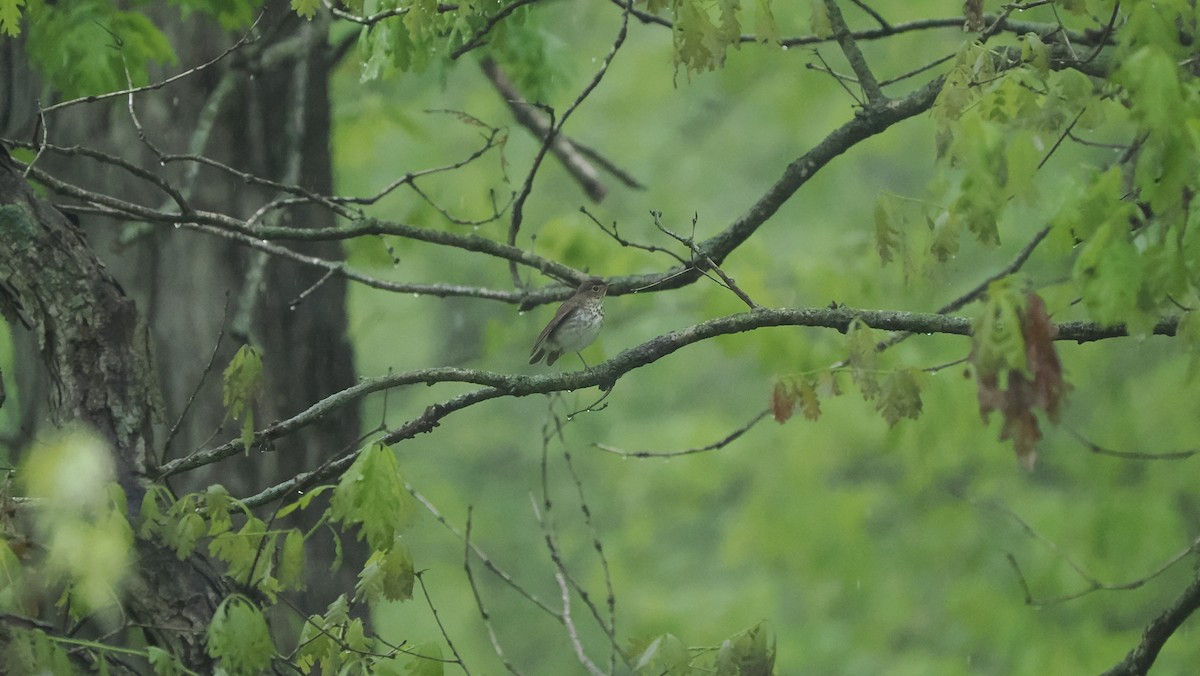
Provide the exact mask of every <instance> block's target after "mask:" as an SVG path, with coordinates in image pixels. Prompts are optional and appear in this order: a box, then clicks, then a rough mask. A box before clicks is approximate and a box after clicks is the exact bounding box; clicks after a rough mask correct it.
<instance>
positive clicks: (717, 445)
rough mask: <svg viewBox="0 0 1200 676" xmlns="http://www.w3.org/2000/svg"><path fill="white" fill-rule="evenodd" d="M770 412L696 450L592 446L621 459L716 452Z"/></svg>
mask: <svg viewBox="0 0 1200 676" xmlns="http://www.w3.org/2000/svg"><path fill="white" fill-rule="evenodd" d="M770 412H771V409H764V410H763V411H761V412H760V413H759V414H758V415H756V416H754V417H753V418H751V419H750V420H749V422H747V423H746V424H744V425H742V426H741V427H739V428H737V429H736V430H734V431H733V432H730V433H729V434H728V435H726V436H725V437H724V438H723V439H720V440H718V441H714V442H713V443H711V444H708V445H707V446H700V447H697V448H688V449H684V450H682V451H625V450H622V449H620V448H617V447H616V446H610V445H608V444H600V443H596V444H592V445H593V446H595V447H596V448H599V449H600V450H602V451H607V452H609V453H612V454H614V455H619V456H621V457H622V458H674V457H676V456H680V455H694V454H696V453H707V452H709V451H716V450H719V449H722V448H725V447H726V446H728V445H729V444H732V443H733V442H735V441H737V440H738V439H740V438H741V436H742V435H743V434H745V433H746V432H749V431H750V428H752V427H754V426H755V425H757V424H758V422H759V421H760V420H762V419H763V418H765V417H767V415H768V414H769V413H770Z"/></svg>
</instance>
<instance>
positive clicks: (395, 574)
mask: <svg viewBox="0 0 1200 676" xmlns="http://www.w3.org/2000/svg"><path fill="white" fill-rule="evenodd" d="M415 580H416V575H415V573H414V569H413V560H412V555H411V554H409V552H408V548H407V547H405V546H404V544H403V543H401V542H400V541H399V540H397V541H396V543H395V544H393V545H392V547H391V548H389V549H388V550H387V551H376V552H373V553H372V554H371V558H369V559H367V563H366V565H365V566H363V569H362V572H361V573H359V576H358V584H357V585H355V588H354V597H355V598H356V599H359V600H365V601H367V602H369V603H375V602H377V601H381V600H388V601H407V600H409V599H411V598H412V591H413V583H414V581H415Z"/></svg>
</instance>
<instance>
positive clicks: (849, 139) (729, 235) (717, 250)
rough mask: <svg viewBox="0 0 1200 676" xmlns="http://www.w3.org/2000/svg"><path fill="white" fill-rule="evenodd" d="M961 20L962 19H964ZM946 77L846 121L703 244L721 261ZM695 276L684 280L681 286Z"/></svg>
mask: <svg viewBox="0 0 1200 676" xmlns="http://www.w3.org/2000/svg"><path fill="white" fill-rule="evenodd" d="M960 21H961V20H960ZM944 79H945V78H944V77H938V78H935V79H934V80H933V81H931V82H929V83H928V84H926V85H925V86H924V87H921V88H920V89H918V90H917V91H915V92H913V93H912V94H909V95H908V96H905V97H904V98H900V99H891V100H889V101H887V102H886V103H883V104H881V105H879V106H875V107H871V108H867V109H864V110H862V111H860V114H859V115H857V116H855V117H854V119H852V120H850V121H849V122H847V123H846V124H844V125H842V126H841V127H839V128H838V129H836V130H834V131H833V132H832V133H831V134H829V136H826V137H825V139H824V140H823V141H821V142H820V143H818V144H817V145H816V146H815V147H814V148H813V149H812V150H809V151H808V152H807V153H805V154H804V155H802V156H801V157H800V158H798V159H797V160H795V161H794V162H792V163H791V164H789V165H788V166H787V168H786V169H784V171H783V176H782V177H780V179H779V180H778V181H776V182H775V184H774V185H772V186H771V187H770V188H768V189H767V191H766V192H765V193H763V195H762V197H759V198H758V201H756V202H755V203H754V204H752V205H750V208H749V209H748V210H747V211H746V213H744V214H742V215H741V216H739V217H738V218H737V220H735V221H734V222H733V223H731V224H730V225H729V227H727V228H725V229H724V230H722V231H721V232H719V233H717V234H716V235H714V236H713V237H710V238H709V239H707V240H705V241H703V242H701V243H700V248H701V249H702V250H703V251H705V252H706V253H707V254H708V255H709V256H710V257H711V258H712V259H713V260H714V261H716V262H717V263H718V264H720V263H722V262H723V261H724V260H725V257H726V256H728V255H729V254H730V253H731V252H732V251H733V250H734V249H736V248H737V247H738V246H739V245H741V244H742V243H743V242H745V241H746V240H747V239H749V238H750V236H751V235H753V234H754V233H755V231H757V230H758V228H759V226H761V225H762V224H763V223H765V222H766V221H767V219H769V218H770V217H771V216H774V215H775V212H776V211H778V210H779V208H780V207H782V206H783V204H784V203H785V202H787V201H788V200H789V199H790V198H791V197H792V195H793V194H795V193H796V191H797V190H799V189H800V187H801V186H803V185H804V184H805V183H807V182H808V180H809V179H810V178H812V177H813V176H814V175H815V174H816V173H817V172H818V171H820V169H821V168H822V167H824V166H825V165H826V164H828V163H829V162H830V161H831V160H833V158H835V157H837V156H838V155H841V154H842V153H844V152H846V151H847V150H849V149H850V148H852V147H853V146H854V145H855V144H857V143H859V142H860V141H863V140H865V139H868V138H870V137H872V136H874V135H876V134H879V133H881V132H883V131H886V130H887V129H888V128H890V127H891V126H892V125H894V124H896V123H897V122H900V121H902V120H906V119H908V118H910V117H913V116H915V115H918V114H920V113H923V112H925V111H927V110H929V108H930V107H931V106H932V105H933V102H934V100H935V99H936V98H937V95H938V93H939V92H941V90H942V82H943V80H944ZM692 279H694V277H692V278H691V279H683V280H681V281H680V282H679V283H678V285H682V284H684V283H690V282H691V281H692Z"/></svg>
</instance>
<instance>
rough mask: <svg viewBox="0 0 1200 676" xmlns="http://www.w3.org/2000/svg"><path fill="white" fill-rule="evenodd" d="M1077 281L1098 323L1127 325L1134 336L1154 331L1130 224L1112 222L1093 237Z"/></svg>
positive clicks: (1082, 254)
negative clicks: (1142, 290)
mask: <svg viewBox="0 0 1200 676" xmlns="http://www.w3.org/2000/svg"><path fill="white" fill-rule="evenodd" d="M1074 278H1075V281H1076V283H1077V284H1078V285H1079V287H1080V290H1081V291H1082V292H1083V303H1084V305H1085V306H1086V307H1087V309H1088V312H1089V313H1090V314H1091V316H1092V318H1093V319H1095V320H1096V321H1098V322H1100V323H1102V324H1106V325H1115V324H1121V323H1125V324H1128V327H1129V332H1130V334H1132V335H1145V334H1146V333H1148V332H1149V330H1150V329H1152V328H1153V326H1154V322H1155V320H1156V319H1157V316H1156V314H1155V313H1153V312H1152V311H1151V308H1150V307H1149V306H1150V305H1151V303H1150V302H1149V301H1148V300H1147V299H1144V297H1143V296H1142V294H1141V293H1140V291H1141V289H1142V281H1143V280H1142V266H1141V262H1140V261H1139V257H1138V253H1137V250H1136V249H1135V248H1134V245H1133V242H1132V241H1131V239H1130V235H1129V226H1128V225H1127V224H1122V223H1120V222H1114V221H1112V220H1110V221H1108V222H1106V223H1104V224H1103V225H1102V226H1101V227H1100V228H1099V229H1098V230H1097V231H1096V232H1095V233H1094V234H1093V235H1092V237H1091V238H1090V239H1089V240H1088V241H1087V242H1086V243H1085V244H1084V245H1083V248H1082V249H1081V250H1080V252H1079V257H1078V259H1076V261H1075V269H1074Z"/></svg>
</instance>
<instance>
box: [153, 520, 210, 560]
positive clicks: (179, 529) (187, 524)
mask: <svg viewBox="0 0 1200 676" xmlns="http://www.w3.org/2000/svg"><path fill="white" fill-rule="evenodd" d="M206 532H208V526H207V524H205V523H204V519H203V518H202V517H201V516H200V515H199V514H197V513H195V512H189V513H187V514H184V515H183V517H182V518H180V520H179V521H178V522H177V523H176V524H175V528H174V529H173V530H172V531H171V537H169V538H168V537H167V532H166V531H164V532H163V539H164V540H165V541H166V542H167V544H168V545H170V546H171V547H172V548H174V550H175V555H176V556H178V557H179V559H180V560H183V559H186V558H187V557H189V556H191V555H192V552H193V551H195V549H196V543H197V542H199V541H200V538H201V537H203V536H204V534H205V533H206Z"/></svg>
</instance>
